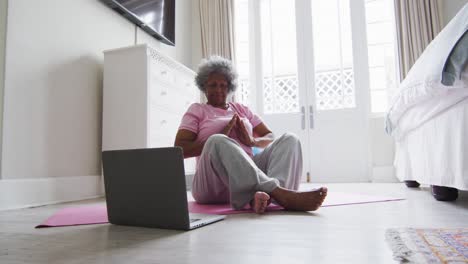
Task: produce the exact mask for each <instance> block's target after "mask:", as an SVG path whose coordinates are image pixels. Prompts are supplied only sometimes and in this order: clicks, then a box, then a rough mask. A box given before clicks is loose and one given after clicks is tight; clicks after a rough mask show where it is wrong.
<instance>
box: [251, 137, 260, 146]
mask: <svg viewBox="0 0 468 264" xmlns="http://www.w3.org/2000/svg"><path fill="white" fill-rule="evenodd" d="M250 146H251V147H258V141H257V139H256V138H254V137H253V138H252V141H251V143H250Z"/></svg>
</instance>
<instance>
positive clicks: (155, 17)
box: [101, 0, 175, 46]
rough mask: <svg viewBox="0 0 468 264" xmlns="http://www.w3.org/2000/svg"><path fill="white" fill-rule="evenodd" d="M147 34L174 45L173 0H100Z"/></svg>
mask: <svg viewBox="0 0 468 264" xmlns="http://www.w3.org/2000/svg"><path fill="white" fill-rule="evenodd" d="M101 1H103V2H104V3H106V4H107V5H108V6H109V7H111V8H112V9H114V10H115V11H117V12H118V13H119V14H121V15H123V16H124V17H126V18H127V19H129V20H130V21H132V22H133V23H135V24H136V25H137V26H139V27H140V28H142V29H143V30H144V31H146V32H147V33H148V34H150V35H152V36H153V37H155V38H157V39H159V40H160V41H161V42H164V43H166V44H168V45H172V46H175V0H101Z"/></svg>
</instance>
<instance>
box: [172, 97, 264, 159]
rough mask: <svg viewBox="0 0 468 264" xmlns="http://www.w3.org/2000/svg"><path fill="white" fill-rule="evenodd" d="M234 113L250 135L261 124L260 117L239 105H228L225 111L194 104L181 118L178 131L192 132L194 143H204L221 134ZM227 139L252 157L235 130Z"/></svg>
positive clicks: (250, 149) (206, 105)
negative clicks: (214, 135)
mask: <svg viewBox="0 0 468 264" xmlns="http://www.w3.org/2000/svg"><path fill="white" fill-rule="evenodd" d="M235 113H237V115H238V116H239V117H240V119H241V121H242V122H244V125H245V127H246V128H247V130H248V132H249V134H250V135H252V133H253V128H254V127H256V126H258V125H259V124H260V123H262V120H261V119H260V117H258V116H257V115H256V114H254V113H252V111H250V109H249V108H247V106H245V105H242V104H239V103H229V108H228V109H226V110H224V109H221V108H217V107H213V106H211V105H209V104H200V103H194V104H192V105H191V106H190V107H189V108H188V110H187V112H186V113H185V114H184V116H183V117H182V122H181V124H180V126H179V129H186V130H189V131H192V132H193V133H195V134H197V139H196V142H205V141H206V140H207V139H208V138H209V137H210V136H211V135H213V134H219V133H221V132H222V131H223V129H224V128H225V127H226V126H227V124H228V123H229V121H230V120H231V119H232V117H233V116H234V114H235ZM229 137H230V138H232V139H234V140H236V141H237V142H238V143H239V144H240V145H241V147H242V148H243V149H244V150H245V152H247V154H249V155H250V156H252V148H251V147H249V146H247V145H244V144H242V142H241V141H240V140H239V138H238V136H237V133H236V131H235V129H233V130H232V131H231V134H230V135H229Z"/></svg>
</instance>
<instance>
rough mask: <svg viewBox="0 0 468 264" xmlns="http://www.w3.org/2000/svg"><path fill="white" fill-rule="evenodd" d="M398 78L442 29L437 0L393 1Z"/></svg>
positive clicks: (404, 73) (405, 72) (402, 75)
mask: <svg viewBox="0 0 468 264" xmlns="http://www.w3.org/2000/svg"><path fill="white" fill-rule="evenodd" d="M394 1H395V21H396V27H397V37H398V55H399V64H400V78H401V80H403V79H404V78H405V77H406V74H407V73H408V71H409V70H410V68H411V66H413V64H414V62H415V61H416V60H417V59H418V58H419V56H420V55H421V53H422V52H423V51H424V49H425V48H426V46H427V45H428V44H429V43H430V42H431V41H432V39H434V38H435V36H436V35H437V34H438V33H439V32H440V30H441V29H442V28H441V27H442V25H441V13H440V8H439V6H438V1H437V0H394Z"/></svg>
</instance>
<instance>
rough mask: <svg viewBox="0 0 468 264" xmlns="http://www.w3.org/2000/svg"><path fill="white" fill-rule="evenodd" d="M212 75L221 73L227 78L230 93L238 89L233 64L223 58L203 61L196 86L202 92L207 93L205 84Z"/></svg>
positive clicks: (196, 78)
mask: <svg viewBox="0 0 468 264" xmlns="http://www.w3.org/2000/svg"><path fill="white" fill-rule="evenodd" d="M212 73H219V74H222V75H224V76H225V77H226V81H227V82H228V93H231V92H234V91H235V90H236V89H237V71H236V70H235V69H234V67H233V66H232V62H231V61H230V60H228V59H225V58H223V57H221V56H217V55H215V56H211V57H209V58H208V59H203V60H202V61H201V63H200V65H198V72H197V76H196V77H195V84H196V85H197V86H198V89H200V91H202V92H205V83H206V81H207V80H208V77H209V76H210V75H211V74H212Z"/></svg>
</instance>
